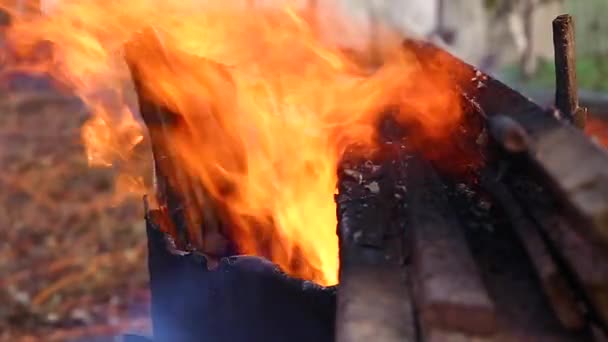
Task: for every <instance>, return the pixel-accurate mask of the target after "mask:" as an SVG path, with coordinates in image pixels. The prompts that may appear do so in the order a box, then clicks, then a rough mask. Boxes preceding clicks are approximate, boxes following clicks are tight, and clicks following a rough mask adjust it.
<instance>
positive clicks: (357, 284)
mask: <svg viewBox="0 0 608 342" xmlns="http://www.w3.org/2000/svg"><path fill="white" fill-rule="evenodd" d="M404 162H405V160H404V159H403V160H402V159H393V160H389V161H384V162H381V161H376V162H375V163H373V162H371V161H367V162H365V161H360V162H354V163H352V164H349V163H344V164H343V168H342V171H341V176H340V181H339V185H338V189H339V194H338V195H337V196H336V203H337V211H338V236H339V241H340V287H339V289H338V298H337V300H338V304H337V313H336V341H338V342H358V341H361V342H364V341H387V342H397V341H415V340H416V329H415V323H414V317H413V310H412V305H411V298H410V295H409V290H408V287H407V283H408V274H407V272H406V269H405V267H404V260H405V257H406V251H405V250H404V227H403V222H404V221H403V220H395V217H398V216H395V215H396V212H397V213H398V212H399V211H400V210H402V209H403V208H402V207H399V205H398V203H399V199H400V198H403V196H404V194H403V190H404V189H405V188H404V187H403V186H402V185H399V184H400V183H401V181H402V177H403V174H402V172H403V170H404V168H403V163H404Z"/></svg>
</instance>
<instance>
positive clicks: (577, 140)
mask: <svg viewBox="0 0 608 342" xmlns="http://www.w3.org/2000/svg"><path fill="white" fill-rule="evenodd" d="M404 45H405V47H406V48H408V49H409V50H410V51H413V52H414V53H415V54H416V55H417V57H418V58H419V59H420V60H432V61H434V67H435V68H437V69H438V70H439V71H441V72H445V73H449V74H451V75H454V80H455V82H456V83H457V84H458V86H459V87H460V89H461V92H462V93H463V95H464V97H465V98H466V99H467V100H468V101H469V102H470V103H471V104H472V105H473V106H474V107H475V108H477V109H478V110H479V112H480V115H482V116H484V117H485V118H490V117H493V116H496V115H504V116H507V117H509V118H511V119H512V120H513V121H514V122H515V123H517V124H518V125H519V126H521V127H522V128H523V129H524V130H525V132H526V136H527V137H528V139H527V140H528V151H527V153H525V158H526V160H527V163H528V165H530V166H532V170H531V172H533V173H536V174H537V178H538V180H539V183H540V184H542V186H543V187H546V188H547V189H548V190H550V191H551V194H552V196H555V197H556V198H558V199H559V200H560V202H561V203H562V204H563V207H564V208H565V209H567V212H568V215H567V217H568V219H569V220H571V221H572V222H574V223H575V224H573V225H572V226H573V227H574V228H575V229H577V230H578V232H579V233H581V234H583V235H585V236H587V237H589V238H590V240H591V241H594V242H595V243H596V244H599V245H601V246H603V248H604V249H605V248H606V247H607V246H608V196H606V193H608V168H606V167H605V165H608V154H607V153H606V151H605V150H603V149H602V148H601V147H599V146H597V145H596V144H594V143H593V142H592V141H591V140H590V139H589V138H588V137H587V136H585V134H584V133H583V132H581V130H579V129H577V128H575V127H574V126H572V125H570V124H569V123H568V122H564V121H563V120H560V119H559V118H558V117H556V116H555V114H554V113H553V112H552V111H546V110H544V109H542V108H541V107H539V106H538V105H537V104H535V103H533V102H531V101H530V100H529V99H527V98H526V97H525V96H523V95H521V94H520V93H518V92H516V91H515V90H513V89H511V88H509V87H508V86H506V85H505V84H503V83H501V82H499V81H497V80H496V79H494V78H492V77H490V76H488V75H486V74H484V73H482V72H481V71H479V70H477V69H476V68H474V67H473V66H470V65H468V64H466V63H465V62H462V61H460V60H458V59H457V58H455V57H453V56H452V55H450V54H449V53H447V52H445V51H443V50H441V49H439V48H437V47H435V46H433V45H431V44H427V43H421V42H418V41H411V40H406V41H405V42H404ZM503 141H504V143H505V144H503V146H502V147H503V148H504V149H505V150H509V149H510V148H509V146H508V145H507V144H506V143H507V142H509V140H508V139H507V140H501V139H498V142H499V143H502V142H503Z"/></svg>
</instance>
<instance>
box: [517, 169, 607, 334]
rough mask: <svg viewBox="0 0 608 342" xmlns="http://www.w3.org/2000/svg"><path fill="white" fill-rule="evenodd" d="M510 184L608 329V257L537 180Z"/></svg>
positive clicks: (588, 304) (588, 305) (592, 310)
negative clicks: (571, 220) (568, 217)
mask: <svg viewBox="0 0 608 342" xmlns="http://www.w3.org/2000/svg"><path fill="white" fill-rule="evenodd" d="M510 187H511V188H513V189H515V190H514V194H515V195H516V196H517V198H518V200H520V201H521V202H522V204H523V205H524V206H525V208H526V211H527V212H528V213H529V214H530V215H531V217H532V218H534V220H535V221H536V222H538V224H539V226H540V228H541V230H542V232H543V233H544V235H545V236H546V237H547V239H548V240H549V241H550V242H551V245H552V246H553V251H554V253H553V254H555V255H558V256H560V257H561V259H560V262H561V263H562V264H563V265H564V266H565V267H567V270H568V272H567V273H566V274H568V275H571V277H572V278H573V281H574V282H575V283H576V284H577V287H578V288H577V289H576V290H577V291H578V292H579V293H580V294H581V298H580V299H581V301H582V302H583V303H584V305H585V306H586V307H587V310H588V311H590V313H591V315H590V316H591V317H592V318H593V319H595V320H596V321H597V324H598V325H599V326H603V327H604V328H608V324H607V322H608V258H607V257H606V255H605V253H604V252H603V251H602V250H600V249H599V248H598V247H597V246H595V245H594V244H593V243H591V242H589V241H588V240H587V239H586V238H585V237H584V236H582V235H581V234H580V233H579V232H578V231H577V230H576V229H575V228H574V227H573V226H572V225H571V224H570V222H568V220H566V219H565V218H564V217H563V215H562V210H561V209H560V207H559V205H556V204H555V203H553V201H551V200H549V198H550V197H548V196H547V194H546V192H545V191H543V189H542V188H539V187H538V186H536V185H535V184H534V183H530V182H525V181H523V180H519V181H511V182H510Z"/></svg>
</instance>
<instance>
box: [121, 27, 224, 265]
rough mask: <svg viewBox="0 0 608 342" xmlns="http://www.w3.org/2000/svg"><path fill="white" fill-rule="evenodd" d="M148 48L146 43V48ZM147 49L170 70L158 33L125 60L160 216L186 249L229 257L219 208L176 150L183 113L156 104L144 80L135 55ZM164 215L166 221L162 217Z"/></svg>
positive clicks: (129, 48) (130, 46)
mask: <svg viewBox="0 0 608 342" xmlns="http://www.w3.org/2000/svg"><path fill="white" fill-rule="evenodd" d="M142 44H145V45H142ZM142 46H145V48H146V49H148V50H150V51H149V55H150V56H154V58H155V59H156V61H157V62H158V67H159V68H167V69H170V67H171V62H170V61H169V60H168V58H167V57H166V56H165V52H164V50H163V47H162V44H161V42H160V41H159V39H158V37H156V35H155V34H154V32H153V31H151V30H148V31H144V32H143V33H141V34H140V35H139V36H138V37H137V38H136V39H134V40H133V41H131V42H129V43H127V44H126V46H125V58H126V61H127V64H128V65H129V68H130V70H131V75H132V77H133V81H134V85H135V90H136V92H137V96H138V100H139V107H140V114H141V116H142V118H143V120H144V123H145V125H146V128H147V129H148V133H149V137H150V141H151V145H152V154H153V157H154V180H155V191H156V193H155V196H156V199H157V201H158V203H159V204H160V206H161V208H162V209H163V210H161V211H159V212H157V213H156V216H157V221H158V223H159V224H161V228H162V230H163V231H164V232H167V233H170V234H172V235H173V236H174V238H175V243H176V244H177V247H178V248H180V249H184V250H188V249H196V250H198V251H200V252H203V253H205V254H206V255H207V256H214V257H216V258H219V257H222V256H226V255H227V254H228V253H229V247H230V246H229V243H228V240H227V238H226V236H225V234H224V232H223V231H222V224H223V222H222V218H221V216H222V215H221V214H220V208H219V205H218V204H217V203H216V202H215V201H214V199H213V198H212V196H211V195H210V194H209V192H208V191H207V190H206V189H205V187H204V186H203V185H202V183H201V181H200V180H199V179H196V178H194V177H192V176H191V175H189V174H188V173H187V172H186V170H185V169H184V168H183V167H180V164H179V163H178V160H177V157H176V155H175V153H174V152H173V151H172V148H171V134H173V132H174V131H175V130H176V129H177V127H178V126H179V125H180V120H182V119H181V117H180V115H179V113H173V112H171V111H169V110H168V109H167V108H164V107H163V106H161V105H159V104H157V103H155V102H154V100H152V98H151V96H150V94H149V92H148V91H147V90H146V87H145V85H144V84H142V80H141V71H140V69H139V65H138V64H137V62H136V61H137V59H136V58H132V57H131V56H134V54H135V53H141V49H142ZM161 216H162V217H161Z"/></svg>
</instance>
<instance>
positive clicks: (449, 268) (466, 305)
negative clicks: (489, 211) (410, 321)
mask: <svg viewBox="0 0 608 342" xmlns="http://www.w3.org/2000/svg"><path fill="white" fill-rule="evenodd" d="M408 178H409V179H408V200H409V208H410V210H409V216H410V221H411V229H412V238H413V245H414V247H413V250H414V252H413V267H412V268H413V274H414V277H415V278H414V280H413V283H414V284H415V285H414V288H415V289H416V291H415V298H416V306H417V308H418V311H419V314H420V321H421V325H422V330H423V331H427V332H430V331H434V330H437V329H439V330H447V331H454V332H461V333H468V334H474V335H480V336H491V335H493V334H495V333H496V332H497V319H496V312H495V307H494V303H493V302H492V300H491V299H490V296H489V295H488V293H487V290H486V288H485V287H484V285H483V282H482V280H481V276H480V274H479V271H478V269H477V265H476V264H475V261H474V260H473V256H472V255H471V252H470V251H469V250H468V244H467V242H466V239H465V237H464V235H463V233H462V231H461V230H460V225H459V223H458V220H457V219H456V217H455V216H454V213H453V212H452V211H451V209H450V208H449V204H448V201H447V198H446V195H445V190H444V188H443V186H442V184H441V182H440V181H439V179H438V177H437V175H436V174H434V171H433V170H432V169H431V168H430V166H428V165H426V164H425V163H423V162H421V161H410V168H409V171H408Z"/></svg>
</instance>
